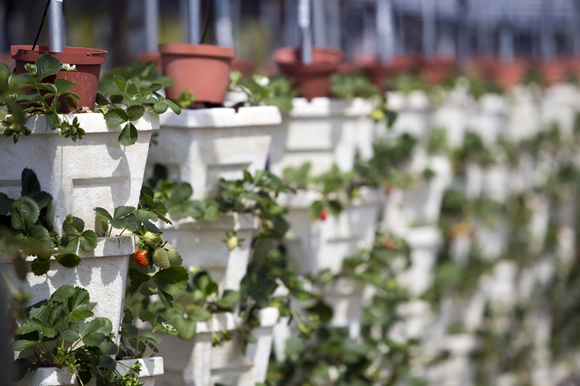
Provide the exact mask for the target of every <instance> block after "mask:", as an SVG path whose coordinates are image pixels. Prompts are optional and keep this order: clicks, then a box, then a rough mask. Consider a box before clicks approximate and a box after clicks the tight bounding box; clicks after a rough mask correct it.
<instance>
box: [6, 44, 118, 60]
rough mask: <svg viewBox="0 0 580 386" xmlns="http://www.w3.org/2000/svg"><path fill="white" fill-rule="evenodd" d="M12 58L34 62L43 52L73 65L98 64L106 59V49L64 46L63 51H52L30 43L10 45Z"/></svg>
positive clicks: (46, 47)
mask: <svg viewBox="0 0 580 386" xmlns="http://www.w3.org/2000/svg"><path fill="white" fill-rule="evenodd" d="M10 53H11V54H12V58H13V59H14V60H18V61H24V62H30V63H34V62H36V60H37V59H38V58H40V57H41V56H42V55H44V54H50V55H52V56H54V57H56V58H58V59H59V60H60V61H61V62H63V63H67V64H74V65H100V64H103V63H105V60H106V59H107V51H104V50H99V49H96V48H84V47H69V46H66V47H64V52H52V51H50V50H49V48H48V46H36V47H35V48H34V50H33V49H32V46H30V45H20V46H11V47H10Z"/></svg>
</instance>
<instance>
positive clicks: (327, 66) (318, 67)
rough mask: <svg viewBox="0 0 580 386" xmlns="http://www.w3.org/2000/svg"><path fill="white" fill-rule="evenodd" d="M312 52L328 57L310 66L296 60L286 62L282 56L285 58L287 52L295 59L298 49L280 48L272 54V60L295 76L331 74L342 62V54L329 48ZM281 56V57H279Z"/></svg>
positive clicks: (315, 48)
mask: <svg viewBox="0 0 580 386" xmlns="http://www.w3.org/2000/svg"><path fill="white" fill-rule="evenodd" d="M312 50H313V52H314V51H316V52H319V53H321V54H324V55H328V58H327V59H326V58H325V60H315V61H314V62H313V63H312V64H310V65H305V64H302V63H300V62H299V61H296V60H291V61H290V60H287V59H286V58H284V57H283V56H286V55H285V54H287V53H288V52H290V53H291V55H292V56H293V57H297V56H298V55H297V54H298V52H299V51H300V48H298V47H282V48H279V49H277V50H276V51H274V53H273V54H272V59H273V60H274V62H275V63H276V64H277V65H278V67H280V69H284V70H286V71H287V72H292V73H295V74H304V75H309V74H323V73H333V72H335V71H336V69H337V67H338V65H339V64H341V63H342V62H343V60H344V52H343V51H341V50H337V49H334V48H330V47H313V48H312ZM281 56H282V57H281Z"/></svg>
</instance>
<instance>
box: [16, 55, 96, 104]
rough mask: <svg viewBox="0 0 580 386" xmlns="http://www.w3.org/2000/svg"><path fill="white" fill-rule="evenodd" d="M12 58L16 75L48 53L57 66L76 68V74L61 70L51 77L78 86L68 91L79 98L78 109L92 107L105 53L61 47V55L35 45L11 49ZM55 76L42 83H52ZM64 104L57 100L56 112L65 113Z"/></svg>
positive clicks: (62, 101) (63, 100) (62, 100)
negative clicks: (56, 61)
mask: <svg viewBox="0 0 580 386" xmlns="http://www.w3.org/2000/svg"><path fill="white" fill-rule="evenodd" d="M11 52H12V58H13V59H14V60H15V61H16V71H17V73H19V74H22V73H24V72H26V70H25V69H24V65H25V64H27V63H34V62H36V60H37V59H38V58H40V57H41V56H42V55H44V54H51V55H52V56H54V57H56V58H58V60H60V62H61V63H66V64H70V65H71V66H72V65H74V66H76V71H69V72H67V71H65V70H61V71H60V72H58V73H57V74H56V76H55V77H58V78H65V77H66V78H67V79H68V80H70V81H71V82H75V83H79V85H78V86H76V87H73V88H72V89H71V91H73V92H76V93H77V94H79V96H80V97H81V100H80V101H77V103H78V107H79V109H80V108H83V107H87V108H89V109H90V110H93V109H94V108H95V101H96V100H97V90H98V88H99V76H100V74H101V65H102V64H103V63H105V59H106V58H107V51H103V50H97V49H93V48H80V47H65V48H64V52H50V51H49V49H48V47H47V46H37V47H36V48H35V49H34V50H32V46H12V47H11ZM55 77H49V78H46V79H45V81H47V82H53V81H54V79H55ZM71 111H72V110H71V109H69V108H68V107H67V105H66V103H65V98H61V99H60V112H61V113H69V112H71Z"/></svg>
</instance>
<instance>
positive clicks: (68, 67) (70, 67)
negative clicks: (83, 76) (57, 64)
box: [61, 63, 77, 71]
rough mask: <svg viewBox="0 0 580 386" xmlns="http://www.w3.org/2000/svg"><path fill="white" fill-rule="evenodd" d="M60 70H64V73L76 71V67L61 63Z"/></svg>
mask: <svg viewBox="0 0 580 386" xmlns="http://www.w3.org/2000/svg"><path fill="white" fill-rule="evenodd" d="M61 69H63V70H66V71H76V70H77V66H75V65H74V64H73V65H72V66H71V65H70V64H68V63H63V64H62V66H61Z"/></svg>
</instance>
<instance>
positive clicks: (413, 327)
mask: <svg viewBox="0 0 580 386" xmlns="http://www.w3.org/2000/svg"><path fill="white" fill-rule="evenodd" d="M395 313H396V314H397V316H398V317H399V318H400V319H401V321H400V322H397V323H396V324H395V325H394V326H393V328H392V329H391V331H390V332H389V337H390V338H391V339H394V340H395V341H397V342H405V341H407V340H409V339H422V338H423V337H425V336H428V334H429V333H430V331H429V329H428V326H429V325H430V324H431V322H432V320H433V314H432V311H431V307H430V305H429V303H427V302H425V301H423V300H412V301H410V302H407V303H402V304H399V305H398V306H397V308H396V310H395Z"/></svg>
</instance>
